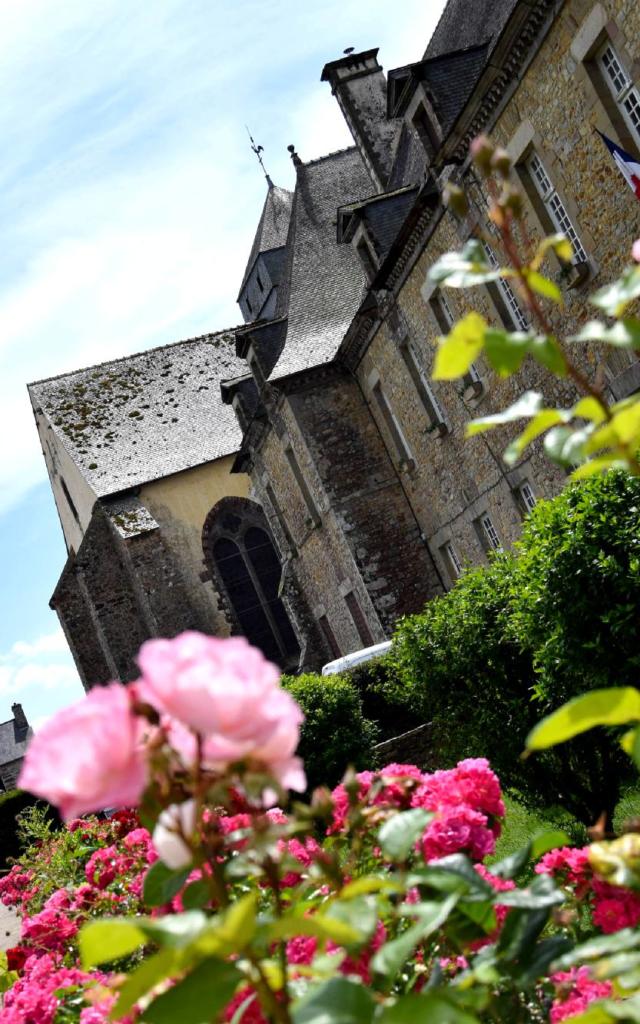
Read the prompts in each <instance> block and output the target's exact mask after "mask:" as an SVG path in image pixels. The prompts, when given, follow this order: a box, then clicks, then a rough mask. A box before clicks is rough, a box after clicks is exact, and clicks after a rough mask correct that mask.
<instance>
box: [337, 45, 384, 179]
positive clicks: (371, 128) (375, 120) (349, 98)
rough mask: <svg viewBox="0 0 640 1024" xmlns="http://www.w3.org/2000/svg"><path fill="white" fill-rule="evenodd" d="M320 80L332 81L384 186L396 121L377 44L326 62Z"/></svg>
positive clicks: (357, 141)
mask: <svg viewBox="0 0 640 1024" xmlns="http://www.w3.org/2000/svg"><path fill="white" fill-rule="evenodd" d="M321 80H322V81H323V82H329V83H330V85H331V91H332V92H333V95H334V96H335V97H336V98H337V100H338V103H339V104H340V109H341V110H342V113H343V114H344V118H345V120H346V122H347V124H348V126H349V131H350V132H351V134H352V136H353V141H354V142H355V144H356V146H357V147H358V149H359V150H360V155H361V156H362V159H363V160H364V162H365V164H366V167H367V170H368V171H369V173H370V175H371V177H372V178H373V181H374V182H375V184H376V185H377V187H378V188H379V189H380V190H382V189H383V188H384V186H385V185H386V182H387V179H388V177H389V174H390V173H391V158H392V148H393V140H394V136H395V132H396V126H397V121H396V120H391V121H390V120H389V119H388V118H387V81H386V78H385V77H384V74H383V73H382V68H381V67H380V65H379V64H378V49H377V47H376V49H375V50H365V51H363V52H362V53H349V54H347V56H345V57H341V58H340V60H334V61H331V63H330V64H325V66H324V68H323V70H322V79H321Z"/></svg>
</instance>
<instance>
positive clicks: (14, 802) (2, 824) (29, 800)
mask: <svg viewBox="0 0 640 1024" xmlns="http://www.w3.org/2000/svg"><path fill="white" fill-rule="evenodd" d="M36 804H38V805H39V807H40V808H44V810H43V814H45V815H46V817H47V818H48V819H49V820H51V821H54V820H56V821H59V818H58V816H57V814H56V812H55V811H54V809H53V808H52V807H51V805H50V804H43V803H42V801H38V800H36V798H35V797H33V796H31V794H30V793H25V792H23V790H21V789H11V790H9V792H8V793H2V794H0V871H3V870H4V869H5V868H6V867H8V863H7V862H8V860H9V858H13V857H17V856H18V854H19V853H20V845H21V844H20V832H19V821H18V816H19V815H20V814H21V812H22V811H25V810H26V809H27V808H30V807H33V806H34V805H36Z"/></svg>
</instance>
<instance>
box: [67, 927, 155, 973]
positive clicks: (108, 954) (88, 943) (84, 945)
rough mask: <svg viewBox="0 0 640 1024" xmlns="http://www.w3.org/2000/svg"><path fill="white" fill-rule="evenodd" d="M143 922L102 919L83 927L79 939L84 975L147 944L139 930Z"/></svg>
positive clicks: (144, 936) (145, 938) (143, 934)
mask: <svg viewBox="0 0 640 1024" xmlns="http://www.w3.org/2000/svg"><path fill="white" fill-rule="evenodd" d="M142 920H143V919H142V918H140V919H138V920H135V919H133V920H127V918H125V917H103V918H101V919H100V920H99V921H89V922H88V923H87V924H85V925H83V927H82V928H81V930H80V934H79V936H78V945H79V947H80V958H81V960H82V966H83V968H84V970H85V971H87V970H89V969H90V968H91V967H95V966H96V965H97V964H104V963H107V962H108V961H110V960H119V959H120V957H123V956H128V954H129V953H133V951H134V950H135V949H138V947H139V946H142V945H144V943H146V942H147V941H148V938H147V935H146V934H145V932H144V931H143V930H142V928H141V927H140V924H141V922H142Z"/></svg>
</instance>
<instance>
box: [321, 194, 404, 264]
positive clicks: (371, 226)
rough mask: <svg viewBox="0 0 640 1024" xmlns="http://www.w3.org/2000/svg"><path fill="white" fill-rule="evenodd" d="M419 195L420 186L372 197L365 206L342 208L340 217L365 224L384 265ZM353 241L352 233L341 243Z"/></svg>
mask: <svg viewBox="0 0 640 1024" xmlns="http://www.w3.org/2000/svg"><path fill="white" fill-rule="evenodd" d="M417 193H418V187H417V185H416V186H414V187H413V188H411V187H408V188H406V187H405V188H401V189H396V190H395V191H387V192H382V193H379V194H376V195H374V196H369V197H368V198H367V199H365V200H364V201H363V202H359V203H348V204H347V205H346V206H343V207H341V209H340V211H339V217H342V218H350V216H354V217H356V218H358V219H362V220H363V221H364V223H365V225H366V227H367V230H368V234H369V237H370V240H371V241H372V242H373V245H374V248H375V250H376V253H377V255H378V257H379V258H380V261H382V260H383V259H384V258H385V256H386V255H387V253H388V252H389V249H390V248H391V246H392V245H393V243H394V241H395V239H396V236H397V234H398V231H399V230H400V227H401V225H402V224H403V223H404V221H405V219H406V216H407V214H408V212H409V210H410V209H411V207H412V205H413V203H414V200H415V198H416V195H417ZM354 226H355V225H354ZM351 237H353V232H349V234H348V235H345V236H344V237H343V238H342V239H341V241H343V242H345V241H348V240H349V239H350V238H351Z"/></svg>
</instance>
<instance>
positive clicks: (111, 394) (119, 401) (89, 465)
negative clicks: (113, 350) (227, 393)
mask: <svg viewBox="0 0 640 1024" xmlns="http://www.w3.org/2000/svg"><path fill="white" fill-rule="evenodd" d="M234 330H235V329H234ZM234 330H227V331H218V332H217V333H215V334H205V335H203V336H202V337H199V338H190V339H189V340H187V341H180V342H175V343H173V344H171V345H163V346H162V347H160V348H154V349H149V350H148V351H147V352H140V353H138V354H137V355H132V356H127V357H126V358H124V359H115V360H113V361H111V362H108V363H101V364H99V365H98V366H90V367H88V368H87V369H84V370H77V371H75V372H73V373H67V374H63V375H62V376H59V377H52V378H49V379H48V380H42V381H37V382H36V383H34V384H30V385H28V387H29V393H30V395H31V401H32V404H33V407H34V409H36V410H37V409H41V410H42V413H43V414H44V415H45V416H46V417H47V419H48V421H49V423H50V424H51V427H52V429H53V431H54V432H55V434H56V435H57V437H58V438H59V440H60V442H61V443H62V445H64V447H65V448H66V450H67V452H68V453H69V455H70V456H71V458H72V459H73V461H74V462H75V463H76V465H77V466H78V467H79V469H80V471H81V473H82V475H83V477H84V478H85V479H86V481H87V482H88V484H89V486H90V487H91V488H92V489H93V491H94V492H95V494H96V496H97V497H106V496H108V495H110V494H116V493H118V492H119V491H123V490H127V489H128V488H130V487H136V486H139V485H140V484H143V483H147V482H149V481H151V480H156V479H159V478H161V477H165V476H168V475H170V474H171V473H178V472H180V471H181V470H184V469H189V468H190V467H192V466H198V465H201V464H203V463H205V462H210V461H212V460H214V459H219V458H222V457H223V456H224V455H230V454H232V453H233V452H235V451H237V450H238V449H239V447H240V442H241V431H240V428H239V427H238V424H237V422H236V418H235V414H234V412H233V409H232V408H231V407H230V406H226V405H224V404H223V402H222V399H221V395H220V383H221V381H223V380H227V379H228V378H229V377H237V376H239V375H240V374H241V373H243V372H245V371H246V366H245V364H244V362H243V361H242V360H241V359H238V357H237V356H236V351H235V334H234Z"/></svg>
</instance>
